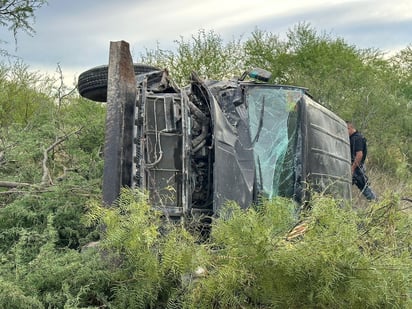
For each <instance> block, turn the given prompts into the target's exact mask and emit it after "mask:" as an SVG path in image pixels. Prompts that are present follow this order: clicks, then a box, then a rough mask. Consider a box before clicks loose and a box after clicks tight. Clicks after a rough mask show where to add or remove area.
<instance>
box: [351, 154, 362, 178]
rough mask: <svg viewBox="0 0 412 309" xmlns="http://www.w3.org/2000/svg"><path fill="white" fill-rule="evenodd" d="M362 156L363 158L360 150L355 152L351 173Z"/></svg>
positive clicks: (359, 162) (358, 164)
mask: <svg viewBox="0 0 412 309" xmlns="http://www.w3.org/2000/svg"><path fill="white" fill-rule="evenodd" d="M362 158H363V151H362V150H360V151H357V152H356V154H355V159H354V160H353V163H352V175H353V173H354V172H355V169H356V168H357V167H358V166H360V164H361V161H362Z"/></svg>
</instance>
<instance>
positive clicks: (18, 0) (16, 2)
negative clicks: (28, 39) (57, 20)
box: [0, 0, 47, 37]
mask: <svg viewBox="0 0 412 309" xmlns="http://www.w3.org/2000/svg"><path fill="white" fill-rule="evenodd" d="M46 3H47V1H45V0H1V1H0V26H2V27H7V28H8V30H9V31H11V32H13V35H14V37H16V35H17V32H18V31H19V30H22V31H25V32H26V33H28V34H33V33H34V28H33V27H32V23H34V19H35V16H34V12H35V11H36V10H37V9H39V8H41V7H42V6H43V5H44V4H46Z"/></svg>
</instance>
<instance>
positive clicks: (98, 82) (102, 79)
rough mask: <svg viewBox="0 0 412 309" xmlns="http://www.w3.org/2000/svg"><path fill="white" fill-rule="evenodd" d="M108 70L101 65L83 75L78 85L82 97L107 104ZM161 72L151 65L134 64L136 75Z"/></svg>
mask: <svg viewBox="0 0 412 309" xmlns="http://www.w3.org/2000/svg"><path fill="white" fill-rule="evenodd" d="M108 69H109V66H108V65H101V66H97V67H94V68H91V69H89V70H87V71H85V72H83V73H81V74H80V75H79V81H78V85H77V88H78V90H79V93H80V95H81V96H82V97H84V98H86V99H89V100H92V101H97V102H106V101H107V74H108ZM159 70H160V69H159V68H157V67H154V66H151V65H146V64H139V63H136V64H134V72H135V74H136V75H139V74H144V73H149V72H153V71H159Z"/></svg>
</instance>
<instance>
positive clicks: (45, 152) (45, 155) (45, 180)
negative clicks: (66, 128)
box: [41, 128, 82, 186]
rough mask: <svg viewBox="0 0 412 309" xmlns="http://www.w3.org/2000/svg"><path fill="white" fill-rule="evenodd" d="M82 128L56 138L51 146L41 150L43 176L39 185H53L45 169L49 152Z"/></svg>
mask: <svg viewBox="0 0 412 309" xmlns="http://www.w3.org/2000/svg"><path fill="white" fill-rule="evenodd" d="M81 130H82V128H80V129H78V130H76V131H73V132H71V133H67V134H66V135H64V136H62V137H60V138H58V139H57V140H56V141H55V142H54V143H53V144H51V145H50V146H49V147H48V148H46V149H43V160H42V167H43V176H42V179H41V185H42V186H45V185H48V184H51V185H52V184H53V181H52V179H51V176H50V172H49V168H48V167H47V160H48V159H49V152H50V151H52V150H53V149H54V148H55V147H57V146H58V145H60V144H61V143H63V142H64V141H65V140H66V139H68V138H69V137H70V136H71V135H73V134H76V133H78V132H80V131H81Z"/></svg>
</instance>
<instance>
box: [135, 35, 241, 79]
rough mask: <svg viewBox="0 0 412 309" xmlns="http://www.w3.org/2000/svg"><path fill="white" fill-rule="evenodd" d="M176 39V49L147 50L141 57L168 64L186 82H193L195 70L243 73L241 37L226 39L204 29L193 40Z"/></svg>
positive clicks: (209, 74) (215, 75)
mask: <svg viewBox="0 0 412 309" xmlns="http://www.w3.org/2000/svg"><path fill="white" fill-rule="evenodd" d="M175 43H176V44H177V51H176V52H171V51H166V50H162V49H160V48H158V49H157V50H156V51H147V52H146V55H142V56H141V61H142V62H145V63H150V64H153V65H156V66H159V67H163V68H168V69H169V70H170V72H172V74H173V79H174V80H175V81H176V82H177V83H178V84H179V85H182V86H184V85H186V84H187V83H188V82H189V78H190V74H191V72H193V71H194V72H196V73H198V74H199V76H201V77H202V78H209V79H223V78H232V77H233V76H240V75H241V74H242V73H243V70H244V68H243V67H242V65H241V64H242V57H243V55H242V49H241V44H240V41H236V40H232V41H230V42H228V43H224V42H223V39H222V38H221V36H220V35H219V34H217V33H215V32H214V31H210V32H206V31H205V30H200V31H199V32H198V34H197V35H196V36H192V39H191V40H185V39H184V38H183V37H181V38H180V40H179V41H175Z"/></svg>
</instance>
